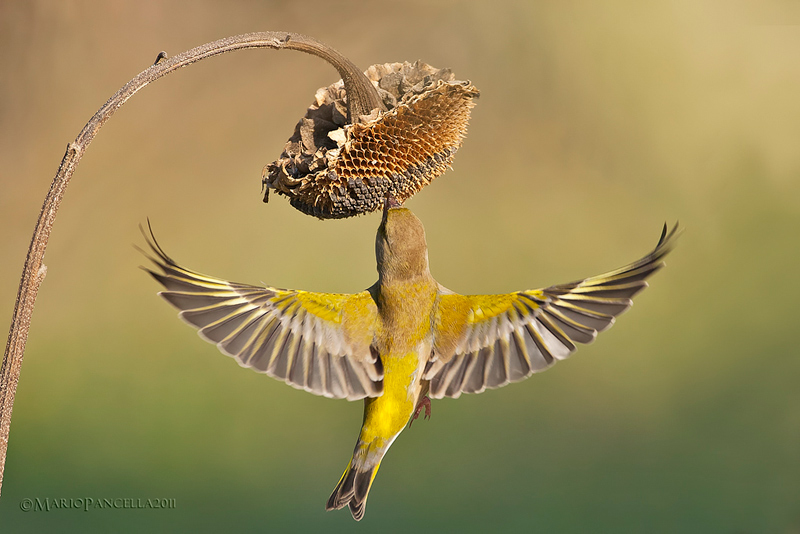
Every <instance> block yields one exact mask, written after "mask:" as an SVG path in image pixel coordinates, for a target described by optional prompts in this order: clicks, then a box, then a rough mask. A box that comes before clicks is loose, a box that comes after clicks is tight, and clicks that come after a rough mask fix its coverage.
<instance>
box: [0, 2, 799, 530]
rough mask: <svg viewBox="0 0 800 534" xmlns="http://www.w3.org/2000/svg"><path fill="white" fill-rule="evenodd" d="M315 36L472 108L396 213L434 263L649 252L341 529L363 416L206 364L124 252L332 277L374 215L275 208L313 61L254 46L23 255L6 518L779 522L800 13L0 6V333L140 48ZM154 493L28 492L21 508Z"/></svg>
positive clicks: (404, 452)
mask: <svg viewBox="0 0 800 534" xmlns="http://www.w3.org/2000/svg"><path fill="white" fill-rule="evenodd" d="M256 30H290V31H297V32H301V33H307V34H310V35H313V36H315V37H317V38H318V39H320V40H322V41H324V42H326V43H328V44H330V45H332V46H334V47H336V48H338V49H339V50H340V51H342V52H343V53H344V54H346V55H347V56H349V57H350V58H351V59H352V60H353V61H354V62H355V63H356V64H358V65H360V66H362V67H363V68H366V67H367V66H368V65H370V64H373V63H380V62H387V61H402V60H410V61H413V60H416V59H422V60H424V61H426V62H428V63H430V64H432V65H434V66H437V67H445V66H447V67H451V68H452V69H453V70H454V72H455V73H456V75H457V77H459V78H461V79H470V80H472V81H473V83H475V85H476V86H477V87H478V88H479V89H481V91H482V96H481V98H480V100H479V103H478V105H477V107H476V108H475V110H474V113H473V119H472V122H471V125H470V132H469V135H468V137H467V139H466V141H465V143H464V146H463V148H462V150H461V151H460V152H459V154H458V156H457V157H456V159H455V163H454V170H453V171H451V172H448V173H447V174H445V175H444V176H442V177H441V178H439V179H438V180H437V181H436V182H434V183H433V184H432V185H431V186H430V187H428V188H426V189H425V191H424V192H423V193H422V194H420V195H418V196H417V197H415V198H413V199H412V200H411V201H409V203H408V205H409V207H411V208H412V209H413V210H414V212H415V213H416V214H417V215H418V216H419V217H420V218H421V219H422V221H423V222H424V223H425V225H426V228H427V234H428V242H429V246H430V261H431V267H432V271H433V274H434V275H435V276H436V277H437V279H438V280H440V281H441V282H442V283H443V284H444V285H446V286H448V287H450V288H451V289H453V290H454V291H458V292H461V293H493V292H508V291H512V290H517V289H523V288H532V287H541V286H545V285H549V284H553V283H559V282H566V281H569V280H573V279H575V278H579V277H583V276H588V275H593V274H597V273H600V272H602V271H604V270H608V269H611V268H615V267H618V266H620V265H622V264H624V263H626V262H628V261H631V260H633V259H635V258H638V257H639V256H641V255H642V254H644V253H645V252H646V251H648V250H649V249H650V248H651V247H652V246H653V245H655V242H656V239H657V238H658V233H659V231H660V228H661V225H662V224H663V222H664V221H665V220H666V221H669V222H673V221H675V220H678V219H679V220H680V222H681V224H682V225H683V226H684V227H685V228H686V232H685V233H684V235H683V236H682V237H681V240H680V244H679V246H678V248H677V249H676V251H675V252H674V253H673V254H672V255H671V256H670V257H669V258H668V260H667V262H668V267H667V268H666V269H664V270H663V271H662V272H661V273H659V274H658V275H657V276H655V277H654V279H653V280H652V284H651V285H652V287H651V288H650V289H649V290H648V291H646V292H645V293H643V294H642V295H641V296H640V297H638V299H637V304H636V306H634V309H633V310H632V311H631V312H629V313H628V314H626V315H625V316H624V317H622V318H621V320H619V321H618V323H617V326H616V327H615V328H613V329H612V330H611V331H609V332H608V333H605V334H603V335H602V336H601V339H600V340H599V341H598V342H597V343H596V344H595V345H592V346H589V347H583V348H581V349H580V350H579V352H578V353H577V355H575V356H574V357H573V358H572V359H571V360H570V361H568V362H565V363H562V364H560V365H558V366H556V367H555V368H554V369H553V370H550V371H548V372H547V373H545V374H542V375H537V376H535V377H533V378H532V379H530V380H528V381H526V382H524V383H521V384H517V385H514V386H512V387H508V388H504V389H501V390H496V391H490V392H487V393H484V394H482V395H479V396H465V397H462V398H461V399H459V400H458V401H451V400H444V401H435V402H434V404H433V418H432V420H431V421H421V422H418V423H417V424H415V425H414V427H413V428H412V429H411V430H410V431H407V432H405V433H404V434H403V435H402V437H401V438H400V439H399V440H398V441H397V442H396V443H395V445H394V447H393V448H392V450H391V452H390V453H389V454H388V456H387V459H386V461H385V462H384V464H383V467H382V469H381V471H380V475H379V476H378V478H377V481H376V484H375V486H374V488H373V491H372V493H371V496H370V499H369V506H368V508H367V514H366V517H365V519H364V520H363V522H362V523H361V524H358V525H356V524H355V523H354V522H353V521H352V519H351V518H350V515H349V514H348V513H347V512H345V511H341V512H338V513H326V512H325V511H324V504H325V500H326V499H327V497H328V494H329V492H330V491H331V490H332V489H333V486H334V485H335V483H336V481H337V480H338V477H339V476H340V475H341V472H342V470H343V469H344V467H345V465H346V463H347V460H348V457H349V455H350V454H351V451H352V446H353V443H354V441H355V437H356V434H357V430H358V427H359V424H360V419H361V404H360V403H347V402H344V401H331V400H328V399H323V398H317V397H313V396H310V395H308V394H306V393H303V392H300V391H296V390H294V389H292V388H290V387H287V386H286V385H284V384H281V383H279V382H276V381H273V380H271V379H269V378H267V377H265V376H261V375H258V374H255V373H252V372H250V371H247V370H244V369H241V368H240V367H239V366H238V365H236V363H235V362H234V361H233V360H231V359H229V358H226V357H224V356H221V355H219V354H218V353H217V351H216V349H215V348H214V347H213V346H211V345H208V344H206V343H203V342H202V341H201V340H200V339H198V337H197V336H196V335H195V334H194V333H193V331H192V330H191V329H190V328H189V327H187V326H186V325H184V324H183V323H182V322H181V321H179V320H178V319H177V318H176V316H175V313H174V312H173V310H172V309H171V308H170V307H169V306H168V305H167V304H166V303H164V302H163V301H161V300H160V299H159V298H157V297H156V295H155V292H156V290H157V289H158V288H157V285H156V283H155V282H154V281H153V280H151V279H150V278H149V277H148V276H146V275H145V274H144V273H143V272H142V271H140V270H139V269H138V268H137V267H138V266H139V265H141V264H143V263H144V260H143V258H142V257H141V256H140V255H139V253H138V252H136V250H134V248H133V247H132V246H131V245H132V244H134V243H136V244H139V245H141V244H142V243H143V239H142V238H141V236H140V235H139V233H138V229H137V225H138V224H139V223H141V222H143V221H145V218H146V217H150V219H151V220H152V223H153V226H154V228H155V231H156V235H157V236H158V237H159V238H160V240H161V242H162V244H163V245H164V247H165V248H166V250H167V251H168V252H169V253H170V254H171V255H173V256H174V257H175V258H176V259H178V260H179V261H181V262H182V263H184V264H185V265H187V266H188V267H191V268H194V269H196V270H199V271H201V272H207V273H210V274H215V275H218V276H221V277H225V278H229V279H233V280H237V281H242V282H250V283H259V282H261V281H263V282H265V283H268V284H271V285H276V286H279V287H291V288H303V289H311V290H318V291H334V292H355V291H359V290H361V289H363V288H365V287H366V286H368V285H370V284H371V283H372V282H373V281H374V279H375V267H374V255H373V239H374V232H375V229H376V228H377V225H378V221H379V216H378V215H370V216H364V217H360V218H357V219H352V220H343V221H328V222H320V221H317V220H315V219H312V218H309V217H307V216H304V215H302V214H301V213H299V212H297V211H295V210H293V209H292V208H290V207H289V205H288V203H287V202H286V200H285V199H283V198H279V197H276V196H273V197H272V201H271V202H270V203H269V204H268V205H264V204H262V203H261V197H260V193H259V190H260V179H261V169H262V167H263V166H264V165H265V164H266V163H268V162H270V161H272V160H273V159H274V158H275V157H277V156H278V155H279V153H280V151H281V149H282V147H283V143H284V142H285V140H286V139H287V137H288V136H289V135H290V134H291V132H292V130H293V128H294V125H295V123H296V121H297V120H298V119H299V117H300V116H301V115H302V114H303V113H304V110H305V108H306V107H307V106H308V104H310V103H311V101H312V98H313V94H314V91H315V90H316V89H317V88H318V87H321V86H323V85H327V84H329V83H331V82H332V81H335V80H336V79H337V77H338V76H337V75H336V73H335V71H334V70H333V69H332V68H331V67H329V66H327V65H326V64H324V63H323V62H322V61H320V60H319V59H316V58H313V57H311V56H307V55H305V54H299V53H294V52H274V51H245V52H237V53H234V54H229V55H226V56H222V57H218V58H214V59H211V60H208V61H205V62H202V63H200V64H197V65H194V66H191V67H189V68H187V69H184V70H183V71H181V72H178V73H175V74H173V75H171V76H169V77H167V78H165V79H163V80H161V81H159V82H158V83H156V84H154V85H153V86H150V87H147V88H145V89H144V90H143V91H142V92H141V93H140V94H138V95H137V96H135V97H134V98H133V99H132V100H131V101H130V102H129V103H128V104H126V105H125V107H123V108H122V109H121V110H120V111H119V112H118V113H117V115H116V116H115V117H114V119H113V120H112V121H111V122H109V123H108V124H107V125H106V126H105V127H104V128H103V130H102V131H101V132H100V134H99V135H98V137H97V139H96V140H95V142H94V143H93V144H92V146H91V147H90V148H89V150H88V151H87V153H86V156H85V158H84V160H83V162H82V164H81V165H80V166H79V167H78V170H77V172H76V173H75V175H74V178H73V183H72V185H71V187H70V189H69V190H68V192H67V195H66V198H65V200H64V203H63V206H62V210H61V213H60V215H59V217H58V221H57V223H56V225H55V228H54V231H53V234H52V239H51V242H50V247H49V249H48V252H47V256H46V258H45V263H46V264H47V266H48V268H49V271H48V276H47V279H46V280H45V282H44V284H43V286H42V288H41V291H40V294H39V301H38V305H37V307H36V312H35V314H34V321H33V327H32V329H31V334H30V338H29V341H28V350H27V354H26V357H25V362H24V365H23V372H22V376H21V381H20V384H19V389H18V395H17V402H16V405H15V407H14V417H13V424H12V431H11V437H10V446H9V450H8V463H7V465H6V472H5V480H4V484H3V491H2V499H0V529H1V530H2V531H3V532H13V533H17V532H42V531H45V530H49V531H54V530H56V529H57V530H58V531H60V532H67V531H75V532H91V531H114V532H136V531H141V530H144V529H159V530H173V531H180V530H183V531H193V532H217V531H220V530H222V529H226V530H229V529H230V530H234V531H242V532H256V531H269V532H272V531H276V532H277V531H291V532H323V531H325V532H338V531H342V532H344V531H347V532H351V531H354V530H359V529H361V530H363V529H365V528H366V529H370V530H371V531H376V530H377V531H380V532H409V531H412V532H413V531H416V532H427V531H434V530H438V531H445V532H453V531H456V530H457V531H459V532H485V531H487V530H489V529H496V530H493V531H505V532H563V533H572V532H575V533H578V532H703V533H716V532H721V533H740V534H744V533H797V532H800V387H798V384H799V383H800V358H798V349H797V346H796V328H797V327H796V326H792V325H793V324H795V323H796V317H795V313H794V310H796V307H797V303H798V297H799V296H800V277H798V275H797V271H798V268H797V264H798V261H800V248H799V247H798V235H800V98H798V95H799V94H800V4H798V3H797V2H795V1H792V2H788V1H787V2H780V1H771V0H765V1H758V2H757V1H755V0H754V1H745V0H739V1H736V0H731V1H721V0H720V1H704V0H683V1H669V2H659V3H656V4H651V3H647V4H645V3H643V2H638V1H635V0H629V1H624V0H613V1H609V2H577V1H576V2H549V1H548V2H518V3H517V2H508V1H504V0H498V1H493V2H480V1H473V2H459V1H440V2H423V1H409V2H402V3H397V2H392V3H389V2H383V1H376V2H370V3H361V2H355V1H352V2H330V1H329V2H297V1H270V2H258V1H252V0H251V1H244V0H240V1H231V2H209V1H188V0H187V1H177V2H169V3H165V2H160V1H156V0H138V1H136V2H133V1H126V2H121V1H116V2H102V3H101V2H90V1H56V0H52V1H29V2H10V1H7V2H0V54H2V58H3V60H2V70H1V71H0V72H1V73H0V229H2V230H0V254H1V255H2V258H3V260H2V262H0V318H2V319H3V320H2V324H3V325H7V324H9V322H10V318H11V313H12V310H13V304H14V296H15V293H16V290H17V284H18V279H19V273H20V271H21V268H22V264H23V259H24V256H25V251H26V249H27V246H28V242H29V239H30V235H31V232H32V230H33V226H34V222H35V220H36V217H37V215H38V211H39V208H40V206H41V202H42V199H43V198H44V195H45V193H46V191H47V189H48V187H49V184H50V180H51V178H52V176H53V174H54V173H55V171H56V169H57V167H58V164H59V161H60V160H61V157H62V155H63V153H64V148H65V146H66V144H67V143H68V142H69V141H71V140H72V139H73V138H74V137H75V135H76V134H77V133H78V132H79V130H80V129H81V127H82V126H83V124H84V123H85V122H86V121H87V120H88V119H89V117H91V115H92V114H93V113H94V112H95V111H96V109H97V108H98V107H100V105H101V104H102V103H103V102H105V100H106V99H107V98H108V97H109V96H110V95H111V94H113V93H114V92H115V91H116V90H117V89H118V88H119V87H120V86H121V85H123V84H124V83H125V82H126V81H127V80H128V79H130V78H131V77H133V76H134V75H135V74H136V73H138V72H139V71H141V70H143V69H144V68H146V67H147V66H148V65H149V64H151V63H152V61H153V60H154V59H155V57H156V54H157V53H158V52H159V51H160V50H166V51H167V52H169V53H170V54H171V55H174V54H177V53H179V52H181V51H183V50H187V49H189V48H191V47H193V46H196V45H199V44H201V43H204V42H207V41H211V40H214V39H217V38H221V37H225V36H228V35H233V34H239V33H245V32H249V31H256ZM36 497H39V498H45V497H49V498H61V497H66V498H83V497H92V498H98V497H100V498H103V497H105V498H113V497H127V498H131V497H132V498H161V497H167V498H173V499H176V503H177V506H176V508H175V509H174V510H102V511H90V512H83V511H77V510H53V511H50V512H29V513H24V512H22V511H21V510H20V502H21V501H22V499H24V498H36Z"/></svg>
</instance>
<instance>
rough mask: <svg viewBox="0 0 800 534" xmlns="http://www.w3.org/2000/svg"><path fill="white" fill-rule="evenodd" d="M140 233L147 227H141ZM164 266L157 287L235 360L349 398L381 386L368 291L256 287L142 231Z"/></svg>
mask: <svg viewBox="0 0 800 534" xmlns="http://www.w3.org/2000/svg"><path fill="white" fill-rule="evenodd" d="M143 233H144V232H143ZM145 238H146V239H147V242H148V245H150V248H151V250H152V251H153V253H154V254H155V257H150V256H149V255H147V254H146V255H147V256H148V258H150V260H152V261H153V263H155V264H156V265H157V266H158V269H159V270H160V271H161V272H155V271H151V270H150V269H145V270H147V271H148V272H149V273H150V274H151V275H152V276H153V278H155V279H156V280H158V281H159V282H160V283H161V285H163V286H164V288H165V291H161V292H160V293H159V295H161V296H162V297H163V298H164V299H165V300H166V301H167V302H169V303H170V304H172V305H173V306H175V307H176V308H177V309H179V310H180V313H179V316H180V317H181V318H182V319H183V320H184V321H186V322H187V323H189V324H190V325H192V326H194V327H195V328H197V329H198V333H199V334H200V337H202V338H203V339H205V340H206V341H208V342H210V343H213V344H215V345H216V346H217V347H218V348H219V350H220V351H222V352H223V353H224V354H226V355H228V356H231V357H233V358H235V359H236V360H237V361H238V362H239V365H241V366H243V367H249V368H251V369H253V370H255V371H258V372H261V373H266V374H268V375H269V376H272V377H273V378H277V379H278V380H282V381H284V382H286V383H287V384H289V385H291V386H293V387H295V388H298V389H304V390H306V391H309V392H311V393H314V394H316V395H323V396H325V397H332V398H346V399H348V400H357V399H363V398H365V397H377V396H379V395H380V394H381V393H382V392H383V365H382V362H381V360H380V358H379V357H378V355H377V354H376V353H374V352H373V351H372V350H371V348H370V346H371V344H372V340H373V335H374V328H375V321H376V318H377V308H376V306H375V302H374V301H373V299H372V296H371V294H370V293H369V292H368V291H362V292H361V293H356V294H353V295H350V294H332V293H312V292H309V291H295V290H286V289H277V288H273V287H259V286H251V285H247V284H239V283H235V282H227V281H225V280H221V279H219V278H213V277H211V276H206V275H202V274H199V273H196V272H194V271H190V270H188V269H185V268H183V267H181V266H179V265H178V264H177V263H175V261H173V260H172V259H171V258H170V257H169V256H167V254H166V253H165V252H164V251H163V250H162V249H161V247H160V246H159V245H158V243H157V242H156V241H155V237H153V235H152V231H151V233H150V236H149V237H148V236H147V234H145Z"/></svg>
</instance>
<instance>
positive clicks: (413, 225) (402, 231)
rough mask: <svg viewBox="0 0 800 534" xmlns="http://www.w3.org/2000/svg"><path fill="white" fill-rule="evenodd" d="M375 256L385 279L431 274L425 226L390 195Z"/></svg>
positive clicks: (376, 241) (379, 230) (402, 278)
mask: <svg viewBox="0 0 800 534" xmlns="http://www.w3.org/2000/svg"><path fill="white" fill-rule="evenodd" d="M375 257H376V259H377V261H378V274H379V275H380V276H381V278H382V279H385V280H388V279H391V280H406V279H410V278H414V277H417V276H429V275H430V271H429V270H428V245H427V243H426V242H425V227H424V226H422V222H421V221H420V220H419V219H418V218H417V217H416V215H414V214H413V213H411V210H409V209H407V208H404V207H403V206H402V204H400V203H399V202H398V201H397V200H396V199H395V198H394V197H393V196H391V195H389V196H388V197H387V199H386V203H385V205H384V208H383V220H382V221H381V225H380V227H379V228H378V235H377V236H376V238H375Z"/></svg>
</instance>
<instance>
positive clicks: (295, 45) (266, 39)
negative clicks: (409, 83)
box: [0, 32, 385, 488]
mask: <svg viewBox="0 0 800 534" xmlns="http://www.w3.org/2000/svg"><path fill="white" fill-rule="evenodd" d="M247 48H272V49H283V48H285V49H289V50H300V51H302V52H306V53H308V54H313V55H315V56H318V57H320V58H322V59H324V60H326V61H327V62H329V63H330V64H332V65H333V66H334V67H335V68H336V70H337V71H339V75H340V76H341V77H342V79H343V80H344V85H345V91H346V93H347V100H348V103H349V104H348V119H350V118H351V117H353V118H357V117H359V116H360V115H368V114H369V113H370V112H371V111H372V110H373V109H375V108H380V109H385V108H384V106H383V104H382V103H381V100H380V98H379V97H378V93H377V91H376V89H375V88H374V87H373V85H372V83H371V82H370V81H369V80H368V79H367V77H366V76H365V75H364V73H363V72H361V71H360V70H358V68H357V67H356V66H355V65H354V64H353V63H352V62H350V61H349V60H348V59H347V58H345V57H344V56H342V55H341V54H340V53H339V52H337V51H336V50H333V49H332V48H330V47H328V46H326V45H324V44H322V43H320V42H319V41H317V40H315V39H312V38H311V37H307V36H305V35H300V34H296V33H283V32H258V33H248V34H245V35H237V36H234V37H228V38H225V39H220V40H219V41H214V42H212V43H207V44H204V45H202V46H198V47H197V48H193V49H191V50H189V51H187V52H184V53H182V54H180V55H177V56H175V57H172V58H166V53H164V52H161V53H160V54H158V57H157V58H156V62H155V63H154V64H153V65H152V66H151V67H150V68H148V69H146V70H144V71H142V72H141V73H139V75H137V76H136V77H135V78H133V79H132V80H131V81H129V82H128V83H127V84H125V85H124V86H123V87H122V89H120V90H119V91H117V92H116V93H115V94H114V96H112V97H111V98H110V99H108V102H106V103H105V104H104V105H103V107H101V108H100V109H99V110H98V111H97V113H95V114H94V116H93V117H92V118H91V119H90V120H89V122H88V123H86V126H84V127H83V130H81V133H80V134H78V137H76V138H75V141H73V142H72V143H70V144H69V145H68V146H67V152H66V154H64V158H63V159H62V160H61V165H59V167H58V172H57V173H56V175H55V178H53V183H52V184H51V185H50V190H49V191H48V193H47V196H46V197H45V200H44V204H43V205H42V211H41V213H40V214H39V219H38V221H37V222H36V228H35V229H34V231H33V237H32V239H31V244H30V247H29V248H28V256H27V258H26V259H25V267H24V269H23V271H22V279H21V280H20V283H19V290H18V292H17V301H16V305H15V306H14V317H13V319H12V322H11V328H10V329H9V333H8V342H7V344H6V351H5V354H4V355H3V364H2V368H0V488H2V483H3V471H4V468H5V463H6V451H7V448H8V433H9V429H10V425H11V411H12V409H13V406H14V395H15V394H16V391H17V383H18V382H19V374H20V369H21V367H22V357H23V355H24V353H25V342H26V341H27V339H28V331H29V329H30V324H31V316H32V315H33V308H34V305H35V303H36V295H37V293H38V291H39V286H40V285H41V283H42V281H43V280H44V277H45V274H46V272H47V268H46V267H45V265H44V264H43V262H42V260H43V258H44V253H45V249H46V248H47V242H48V240H49V239H50V231H51V230H52V228H53V222H54V221H55V218H56V213H58V208H59V206H60V205H61V200H62V198H63V197H64V192H65V191H66V189H67V185H68V184H69V180H70V178H71V177H72V173H73V172H74V171H75V167H77V165H78V163H79V162H80V160H81V158H82V157H83V153H84V152H85V151H86V148H87V147H88V146H89V143H91V142H92V139H94V136H95V135H96V134H97V131H98V130H99V129H100V127H101V126H103V124H105V123H106V121H108V119H110V118H111V116H112V115H113V114H114V112H115V111H116V110H117V109H119V108H120V106H122V104H124V103H125V102H126V101H127V100H128V99H129V98H130V97H132V96H133V95H134V94H135V93H136V92H137V91H139V89H141V88H143V87H144V86H146V85H147V84H149V83H150V82H153V81H155V80H157V79H159V78H161V77H162V76H165V75H167V74H169V73H171V72H173V71H175V70H177V69H179V68H181V67H185V66H187V65H190V64H192V63H195V62H197V61H200V60H202V59H206V58H209V57H212V56H216V55H219V54H224V53H225V52H231V51H233V50H242V49H247ZM351 121H352V119H351Z"/></svg>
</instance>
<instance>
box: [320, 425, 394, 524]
mask: <svg viewBox="0 0 800 534" xmlns="http://www.w3.org/2000/svg"><path fill="white" fill-rule="evenodd" d="M381 441H382V440H381ZM375 445H376V444H375V443H374V442H373V443H364V442H362V441H360V440H359V442H358V443H357V444H356V450H355V452H354V453H353V458H351V459H350V463H348V464H347V469H345V470H344V474H343V475H342V478H340V479H339V483H338V484H337V485H336V488H334V490H333V493H331V496H330V498H329V499H328V503H327V504H326V505H325V509H326V510H339V509H341V508H344V507H345V506H349V507H350V513H351V514H352V515H353V519H355V520H356V521H361V518H362V517H364V509H365V507H366V505H367V496H368V495H369V490H370V488H371V487H372V481H373V480H375V475H377V474H378V468H379V467H380V466H381V460H382V459H383V455H384V454H386V451H387V450H388V449H389V447H388V446H385V445H384V446H382V447H380V446H375Z"/></svg>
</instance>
